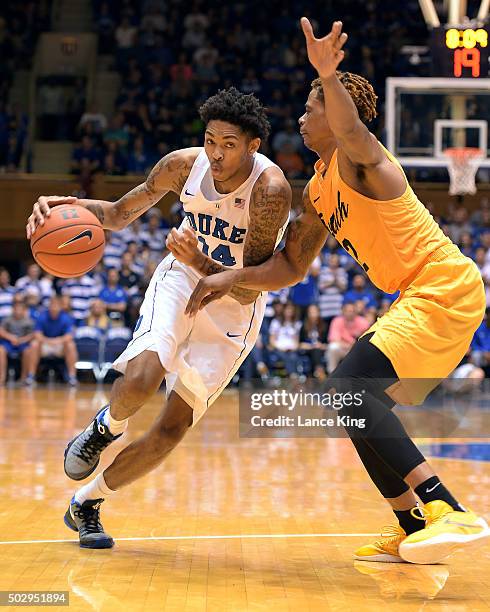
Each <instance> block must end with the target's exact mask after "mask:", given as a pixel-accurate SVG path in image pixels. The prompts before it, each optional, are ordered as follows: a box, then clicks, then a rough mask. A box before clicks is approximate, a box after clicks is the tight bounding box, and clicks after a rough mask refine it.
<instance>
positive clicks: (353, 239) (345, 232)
mask: <svg viewBox="0 0 490 612" xmlns="http://www.w3.org/2000/svg"><path fill="white" fill-rule="evenodd" d="M381 146H382V145H381ZM383 149H384V147H383ZM384 151H385V152H386V155H387V156H388V158H389V159H390V160H391V161H392V162H393V163H395V164H396V165H397V166H398V167H399V168H400V169H401V170H402V172H403V169H402V167H401V166H400V164H399V162H398V161H397V160H396V158H395V157H394V156H393V155H391V153H390V152H389V151H388V150H386V149H384ZM325 170H326V166H325V164H324V163H323V161H322V160H321V159H320V160H318V161H317V162H316V164H315V176H313V177H312V179H311V181H310V187H309V196H310V200H311V203H312V204H313V206H314V207H315V209H316V211H317V213H318V215H319V217H320V219H321V220H322V222H323V224H324V225H325V227H326V228H327V229H328V231H329V232H330V233H331V234H332V236H334V237H335V238H336V239H337V240H338V242H339V243H340V245H341V246H342V247H343V248H344V249H345V250H346V251H347V252H348V253H349V254H350V255H352V256H353V257H354V258H355V259H356V260H357V262H358V263H359V264H360V265H361V266H362V267H363V268H364V270H365V271H366V273H367V275H368V276H369V278H370V279H371V281H372V282H373V283H374V285H376V287H378V288H379V289H381V290H382V291H385V292H386V293H393V292H394V291H397V290H398V289H400V288H401V287H403V286H404V285H405V284H406V282H407V279H410V277H411V276H412V275H413V274H414V273H415V272H416V271H417V270H418V269H419V268H420V267H421V266H422V265H423V264H424V262H425V260H426V259H427V257H428V255H429V254H430V253H432V252H433V251H435V250H436V249H438V248H439V247H441V246H443V245H448V244H452V243H451V241H450V239H449V238H448V237H447V236H445V235H444V233H443V232H442V230H441V229H440V227H439V226H438V225H437V223H436V222H435V221H434V219H433V217H432V215H431V214H430V213H429V211H428V210H427V209H426V208H425V206H424V205H423V204H422V202H420V200H419V199H418V198H417V196H416V195H415V193H414V192H413V190H412V188H411V187H410V185H409V184H408V181H407V187H406V189H405V192H404V193H403V195H401V196H400V197H399V198H395V199H394V200H386V201H381V200H372V199H371V198H368V197H366V196H364V195H361V194H360V193H358V192H357V191H355V190H354V189H352V188H351V187H349V186H348V185H347V184H346V183H344V181H343V180H342V179H341V177H340V174H339V166H338V161H337V151H335V152H334V154H333V156H332V159H331V161H330V164H329V167H328V170H327V171H326V172H325Z"/></svg>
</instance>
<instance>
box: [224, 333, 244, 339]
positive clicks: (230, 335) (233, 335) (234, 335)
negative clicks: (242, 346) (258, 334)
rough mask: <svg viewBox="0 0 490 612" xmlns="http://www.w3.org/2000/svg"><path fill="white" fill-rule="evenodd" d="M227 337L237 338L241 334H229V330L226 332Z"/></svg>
mask: <svg viewBox="0 0 490 612" xmlns="http://www.w3.org/2000/svg"><path fill="white" fill-rule="evenodd" d="M226 335H227V336H228V338H239V337H240V336H241V335H242V334H230V332H226Z"/></svg>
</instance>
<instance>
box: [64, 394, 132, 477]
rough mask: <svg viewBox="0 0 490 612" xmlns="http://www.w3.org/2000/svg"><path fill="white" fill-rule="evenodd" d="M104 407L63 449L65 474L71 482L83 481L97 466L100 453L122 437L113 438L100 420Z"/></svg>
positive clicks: (119, 435)
mask: <svg viewBox="0 0 490 612" xmlns="http://www.w3.org/2000/svg"><path fill="white" fill-rule="evenodd" d="M106 408H107V406H104V407H103V408H101V409H100V410H99V412H98V413H97V414H96V415H95V417H94V419H93V421H92V422H91V423H90V425H89V426H88V427H87V428H86V429H84V430H83V431H82V432H81V433H79V434H78V436H76V437H75V438H73V440H72V441H71V442H70V443H69V444H68V446H67V447H66V449H65V462H64V467H65V474H66V475H67V476H68V478H71V479H72V480H83V479H84V478H87V476H90V474H92V472H93V471H94V470H95V469H96V468H97V466H98V465H99V460H100V454H101V452H102V451H103V450H104V449H105V448H107V447H108V446H109V444H111V442H114V440H117V439H118V438H120V437H121V436H122V434H118V435H117V436H113V435H112V434H111V432H110V431H109V428H108V427H107V425H105V424H104V422H103V420H102V413H103V412H104V410H105V409H106Z"/></svg>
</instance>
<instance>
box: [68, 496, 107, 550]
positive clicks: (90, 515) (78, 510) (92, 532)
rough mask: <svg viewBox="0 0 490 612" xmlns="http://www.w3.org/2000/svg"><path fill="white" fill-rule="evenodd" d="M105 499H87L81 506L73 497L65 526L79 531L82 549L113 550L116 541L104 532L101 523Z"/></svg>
mask: <svg viewBox="0 0 490 612" xmlns="http://www.w3.org/2000/svg"><path fill="white" fill-rule="evenodd" d="M103 501H104V500H103V499H87V500H85V501H84V502H83V504H79V503H78V502H76V501H75V498H74V497H72V499H71V501H70V505H69V506H68V510H67V511H66V512H65V518H64V521H65V525H66V526H67V527H69V528H70V529H72V530H73V531H78V534H79V537H80V548H112V547H113V546H114V540H113V539H112V538H111V536H110V535H109V534H107V533H106V532H105V531H104V528H103V527H102V524H101V522H100V505H101V503H102V502H103Z"/></svg>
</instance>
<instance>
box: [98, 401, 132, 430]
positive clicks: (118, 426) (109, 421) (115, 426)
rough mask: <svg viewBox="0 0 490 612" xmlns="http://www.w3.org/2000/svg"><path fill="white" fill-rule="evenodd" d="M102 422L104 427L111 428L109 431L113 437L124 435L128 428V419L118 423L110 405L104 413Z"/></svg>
mask: <svg viewBox="0 0 490 612" xmlns="http://www.w3.org/2000/svg"><path fill="white" fill-rule="evenodd" d="M102 421H103V423H104V425H105V426H106V427H108V428H109V431H110V432H111V434H112V435H113V436H117V435H118V434H121V433H123V431H125V430H126V427H127V426H128V419H123V420H122V421H117V420H116V419H114V418H112V415H111V407H110V405H109V406H108V407H107V408H106V409H105V410H104V412H103V413H102Z"/></svg>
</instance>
